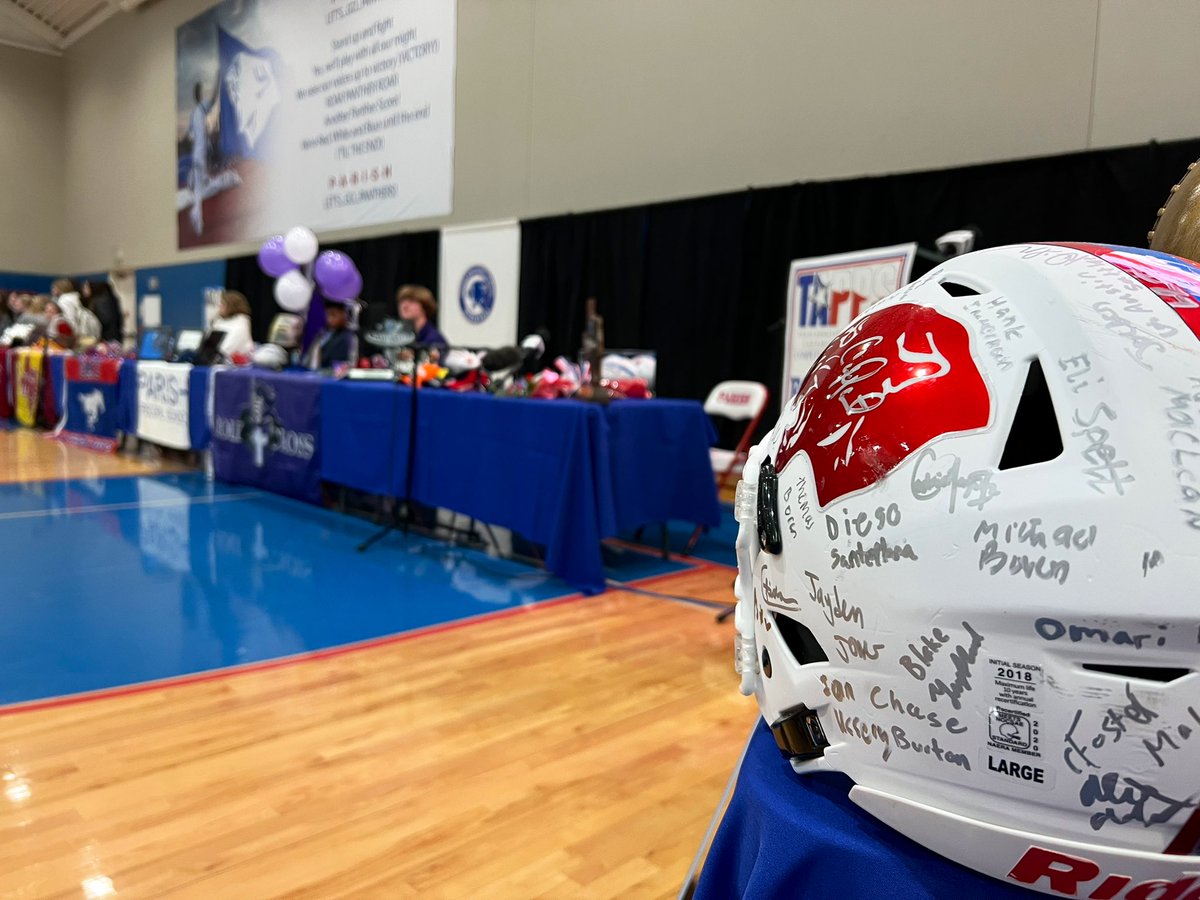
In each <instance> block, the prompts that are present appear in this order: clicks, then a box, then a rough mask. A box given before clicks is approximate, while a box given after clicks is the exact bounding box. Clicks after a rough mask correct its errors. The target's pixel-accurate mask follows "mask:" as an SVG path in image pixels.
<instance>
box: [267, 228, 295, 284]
mask: <svg viewBox="0 0 1200 900" xmlns="http://www.w3.org/2000/svg"><path fill="white" fill-rule="evenodd" d="M258 267H259V268H260V269H262V270H263V272H265V273H266V274H268V275H270V276H271V277H272V278H278V277H279V276H280V275H283V274H284V273H286V272H290V271H292V269H294V268H296V264H295V263H294V262H292V261H291V260H290V259H288V255H287V253H286V252H285V251H284V249H283V235H282V234H277V235H275V236H274V237H270V238H267V240H266V241H265V242H264V243H263V245H262V249H261V250H259V251H258Z"/></svg>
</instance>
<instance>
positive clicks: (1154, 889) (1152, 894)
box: [1008, 847, 1200, 900]
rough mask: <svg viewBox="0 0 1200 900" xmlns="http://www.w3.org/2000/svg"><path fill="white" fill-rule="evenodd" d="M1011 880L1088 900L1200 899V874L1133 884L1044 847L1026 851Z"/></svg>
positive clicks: (1082, 859)
mask: <svg viewBox="0 0 1200 900" xmlns="http://www.w3.org/2000/svg"><path fill="white" fill-rule="evenodd" d="M1008 877H1009V878H1011V879H1013V880H1014V881H1019V882H1020V883H1021V884H1028V885H1030V886H1032V887H1038V888H1046V887H1049V888H1050V890H1052V891H1054V892H1055V893H1056V894H1061V895H1062V896H1064V897H1086V898H1087V900H1200V875H1188V876H1186V877H1184V878H1180V879H1178V880H1176V881H1166V880H1164V879H1159V878H1152V879H1151V880H1149V881H1142V882H1139V883H1138V884H1132V885H1131V884H1130V882H1132V881H1133V879H1132V878H1131V877H1129V876H1128V875H1104V874H1103V873H1102V872H1101V871H1100V867H1099V866H1098V865H1096V863H1094V862H1092V861H1091V860H1090V859H1086V858H1084V857H1082V856H1069V855H1068V854H1066V853H1059V852H1057V851H1055V850H1046V849H1045V848H1043V847H1030V848H1029V849H1028V850H1026V851H1025V855H1024V856H1022V857H1021V859H1020V860H1019V861H1018V862H1017V864H1016V865H1015V866H1013V867H1012V871H1011V872H1009V873H1008ZM1042 879H1045V881H1043V880H1042Z"/></svg>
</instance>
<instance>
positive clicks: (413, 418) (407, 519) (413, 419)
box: [357, 344, 420, 553]
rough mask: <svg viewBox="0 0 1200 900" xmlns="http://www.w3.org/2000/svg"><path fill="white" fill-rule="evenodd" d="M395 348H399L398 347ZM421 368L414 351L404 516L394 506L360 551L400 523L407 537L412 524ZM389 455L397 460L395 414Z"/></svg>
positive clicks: (411, 345)
mask: <svg viewBox="0 0 1200 900" xmlns="http://www.w3.org/2000/svg"><path fill="white" fill-rule="evenodd" d="M407 346H410V347H416V346H418V345H416V344H409V345H407ZM393 349H399V348H398V347H397V348H393ZM419 368H420V365H419V363H418V362H417V356H416V353H415V352H414V354H413V371H412V403H411V404H410V405H409V417H408V459H407V460H406V462H405V472H404V498H403V500H404V516H403V518H402V519H401V517H400V516H398V515H397V509H398V507H394V508H393V509H392V515H391V520H390V521H388V522H387V523H385V524H384V525H383V526H382V527H381V528H380V529H379V530H378V531H377V532H375V533H374V534H373V535H371V536H370V537H369V538H367V539H366V540H365V541H363V542H362V543H361V544H359V545H358V548H357V550H358V552H359V553H364V552H366V551H367V550H368V549H369V548H370V547H371V546H372V545H374V544H376V543H378V542H379V541H380V540H382V539H383V538H385V537H387V535H389V534H391V532H392V531H393V530H395V528H396V525H397V524H399V525H400V527H401V529H402V530H403V532H404V535H405V537H407V536H408V529H409V526H410V525H411V524H412V485H413V468H414V467H413V461H414V458H415V456H416V449H417V393H418V387H419V382H420V378H419V377H418V372H419ZM393 383H394V384H395V385H396V386H399V385H400V383H401V382H400V380H399V379H396V381H395V382H393ZM389 456H390V458H391V459H392V460H395V458H396V421H395V417H394V416H393V420H392V452H391V453H390V454H389ZM398 520H399V521H398Z"/></svg>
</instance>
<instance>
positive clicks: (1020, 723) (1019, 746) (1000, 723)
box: [988, 658, 1042, 757]
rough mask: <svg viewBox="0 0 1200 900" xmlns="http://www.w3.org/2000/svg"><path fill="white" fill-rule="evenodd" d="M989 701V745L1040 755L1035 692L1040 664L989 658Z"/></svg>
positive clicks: (1040, 678) (1037, 686) (1040, 683)
mask: <svg viewBox="0 0 1200 900" xmlns="http://www.w3.org/2000/svg"><path fill="white" fill-rule="evenodd" d="M988 667H989V671H990V674H991V678H992V702H991V704H990V705H989V707H988V745H989V746H992V747H995V748H996V749H997V750H1005V751H1007V752H1009V753H1022V754H1024V755H1026V756H1038V757H1040V756H1041V755H1042V752H1041V734H1040V732H1041V721H1040V714H1039V709H1038V692H1039V690H1040V688H1041V686H1042V667H1041V666H1031V665H1027V664H1025V663H1016V662H1011V661H1009V660H1005V659H995V658H989V659H988Z"/></svg>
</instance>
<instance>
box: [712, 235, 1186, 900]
mask: <svg viewBox="0 0 1200 900" xmlns="http://www.w3.org/2000/svg"><path fill="white" fill-rule="evenodd" d="M1198 335H1200V269H1197V267H1196V266H1195V265H1194V264H1192V263H1189V262H1187V261H1184V260H1181V259H1178V258H1176V257H1173V256H1169V255H1167V254H1164V253H1157V252H1154V251H1147V250H1137V249H1132V248H1127V247H1113V246H1105V245H1093V244H1030V245H1020V246H1011V247H1002V248H997V249H993V250H985V251H981V252H977V253H972V254H968V255H965V256H961V257H957V258H955V259H953V260H951V261H949V262H947V263H944V264H943V265H941V266H939V267H938V268H936V269H934V270H933V271H931V272H930V273H928V274H927V275H925V276H924V277H922V278H921V279H919V280H918V281H916V282H914V283H912V284H910V285H908V286H906V287H904V288H902V289H901V290H900V291H898V292H897V293H895V294H893V295H892V296H891V297H889V298H887V299H886V300H884V301H882V302H880V303H879V304H878V305H876V306H874V307H873V308H871V310H869V311H868V312H867V313H865V314H864V315H862V316H860V317H859V318H857V319H856V320H854V321H853V322H852V323H851V324H850V325H849V326H848V328H847V329H846V330H845V331H844V332H843V333H842V334H841V335H839V336H838V337H837V338H836V339H835V340H834V341H833V342H832V343H831V344H830V345H829V346H828V347H827V348H826V349H825V350H824V352H823V353H822V354H821V355H820V356H819V357H818V359H817V360H816V362H814V363H813V366H812V368H811V369H810V370H809V372H808V374H807V376H806V377H805V379H804V381H803V383H802V385H801V388H800V390H799V391H798V393H797V394H796V395H795V396H794V397H793V398H792V399H791V401H790V402H789V403H787V404H786V406H785V408H784V409H783V411H782V414H781V416H780V419H779V422H778V423H777V424H776V426H775V428H774V430H773V431H772V432H771V433H770V435H768V436H767V438H766V439H764V440H763V441H762V443H760V444H759V445H758V446H756V447H755V448H753V450H752V451H751V453H750V458H749V461H748V463H747V465H746V468H745V473H744V478H743V481H742V483H741V484H740V485H739V488H738V499H737V505H736V512H737V516H738V518H739V521H740V530H739V534H738V545H737V546H738V577H737V582H736V588H735V590H736V593H737V598H738V604H737V612H736V622H737V632H738V633H737V653H736V656H737V666H738V671H739V672H740V673H741V675H742V688H743V691H744V692H746V693H751V692H753V693H754V694H755V695H756V697H757V699H758V703H759V706H760V708H761V710H762V714H763V717H764V719H765V720H766V722H767V724H768V725H769V726H770V727H771V730H772V732H773V733H774V735H775V739H776V742H777V743H778V744H779V746H780V749H781V750H782V751H783V752H784V754H785V755H786V756H787V757H789V758H790V759H791V762H792V765H793V767H794V768H795V769H796V771H798V772H801V773H804V772H809V771H822V770H824V771H828V770H834V771H840V772H844V773H845V774H847V775H849V776H850V778H851V779H852V780H853V781H854V787H853V788H852V790H851V793H850V796H851V799H853V800H854V801H855V802H856V803H858V804H859V805H860V806H862V807H863V808H864V809H866V810H867V811H869V812H870V813H871V814H872V815H874V816H875V817H877V818H879V819H880V820H882V821H884V822H886V823H887V824H889V825H891V826H892V827H893V828H895V829H896V830H898V831H900V832H902V833H904V834H906V835H908V836H909V837H911V838H913V839H915V840H917V841H919V842H920V843H922V844H925V845H926V846H928V847H929V848H931V849H933V850H934V851H936V852H938V853H940V854H942V855H944V856H946V857H949V858H951V859H954V860H956V861H958V862H960V863H962V864H964V865H967V866H969V867H971V868H973V869H976V870H978V871H980V872H983V873H986V874H989V875H992V876H995V877H997V878H1001V879H1004V880H1006V881H1008V882H1009V883H1014V884H1023V885H1026V886H1028V887H1031V888H1033V889H1036V890H1040V891H1043V892H1047V893H1054V894H1056V895H1058V896H1078V897H1093V898H1108V900H1112V898H1120V900H1137V898H1142V900H1149V898H1167V897H1171V898H1182V897H1190V898H1191V897H1200V858H1197V857H1196V856H1194V855H1192V854H1193V852H1194V848H1195V845H1196V842H1197V838H1198V837H1200V815H1197V814H1195V813H1196V810H1197V807H1198V806H1200V675H1197V673H1196V669H1197V662H1200V604H1197V603H1196V601H1195V599H1194V592H1195V590H1196V588H1197V585H1200V337H1198Z"/></svg>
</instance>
